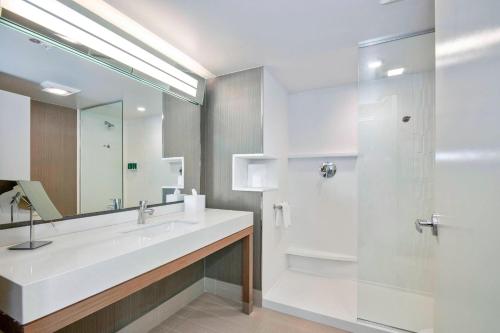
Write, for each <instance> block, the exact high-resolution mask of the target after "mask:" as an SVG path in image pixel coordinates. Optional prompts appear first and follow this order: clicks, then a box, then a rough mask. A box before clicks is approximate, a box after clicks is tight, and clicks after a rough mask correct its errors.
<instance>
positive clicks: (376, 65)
mask: <svg viewBox="0 0 500 333" xmlns="http://www.w3.org/2000/svg"><path fill="white" fill-rule="evenodd" d="M381 66H382V61H380V60H375V61H372V62H370V63H369V64H368V68H371V69H375V68H379V67H381Z"/></svg>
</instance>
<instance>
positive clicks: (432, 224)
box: [415, 214, 439, 236]
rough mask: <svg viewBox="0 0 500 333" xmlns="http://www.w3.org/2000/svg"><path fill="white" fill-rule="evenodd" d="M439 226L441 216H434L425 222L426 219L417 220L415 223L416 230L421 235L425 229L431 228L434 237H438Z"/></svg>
mask: <svg viewBox="0 0 500 333" xmlns="http://www.w3.org/2000/svg"><path fill="white" fill-rule="evenodd" d="M438 225H439V215H438V214H432V216H431V219H430V220H424V219H417V220H416V221H415V229H417V231H418V232H419V233H422V232H423V230H424V227H429V228H432V234H433V235H434V236H437V235H438Z"/></svg>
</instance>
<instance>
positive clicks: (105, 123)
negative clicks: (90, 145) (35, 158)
mask: <svg viewBox="0 0 500 333" xmlns="http://www.w3.org/2000/svg"><path fill="white" fill-rule="evenodd" d="M104 125H105V126H107V127H108V128H111V127H115V125H114V124H112V123H110V122H109V121H107V120H105V121H104Z"/></svg>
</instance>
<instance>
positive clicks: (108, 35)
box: [1, 0, 198, 96]
mask: <svg viewBox="0 0 500 333" xmlns="http://www.w3.org/2000/svg"><path fill="white" fill-rule="evenodd" d="M1 4H2V8H5V9H7V10H9V11H11V12H13V13H15V14H17V15H19V16H22V17H24V18H25V19H28V20H30V21H32V22H35V23H36V24H39V25H41V26H43V27H45V28H47V29H49V30H51V31H53V32H54V33H56V34H59V35H64V36H66V37H68V38H70V39H73V40H77V41H79V43H80V44H82V45H85V46H87V47H89V48H91V49H93V50H95V51H98V52H100V53H102V54H104V55H106V56H108V57H111V58H113V59H115V60H116V61H119V62H121V63H123V64H125V65H127V66H130V67H132V68H135V69H136V70H138V71H140V72H142V73H144V74H146V75H149V76H151V77H153V78H155V79H157V80H159V81H161V82H163V83H165V84H167V85H169V86H172V87H174V88H176V89H178V90H180V91H182V92H184V93H186V94H188V95H190V96H196V92H197V89H196V87H197V85H198V80H196V79H195V78H193V77H192V76H189V75H187V74H186V73H184V72H182V71H181V70H179V69H177V68H175V67H174V66H172V65H170V64H168V63H166V62H164V61H163V60H161V59H159V58H157V57H155V56H154V55H152V54H151V53H149V52H147V51H145V50H143V49H142V48H140V47H138V46H137V45H135V44H133V43H131V42H130V41H128V40H126V39H125V38H123V37H121V36H119V35H117V34H115V33H114V32H112V31H110V30H108V29H106V28H104V27H103V26H101V25H99V24H97V23H96V22H94V21H92V20H90V19H89V18H87V17H85V16H83V15H81V14H80V13H78V12H76V11H75V10H73V9H71V8H69V7H66V6H64V5H63V4H61V3H59V2H58V1H55V0H43V1H42V0H29V1H25V0H2V2H1ZM68 22H71V23H72V24H70V23H68ZM73 24H74V25H73ZM96 36H99V37H96Z"/></svg>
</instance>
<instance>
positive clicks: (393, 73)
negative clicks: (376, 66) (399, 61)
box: [387, 67, 405, 77]
mask: <svg viewBox="0 0 500 333" xmlns="http://www.w3.org/2000/svg"><path fill="white" fill-rule="evenodd" d="M404 72H405V69H404V68H403V67H401V68H394V69H390V70H388V71H387V76H389V77H391V76H398V75H401V74H403V73H404Z"/></svg>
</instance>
